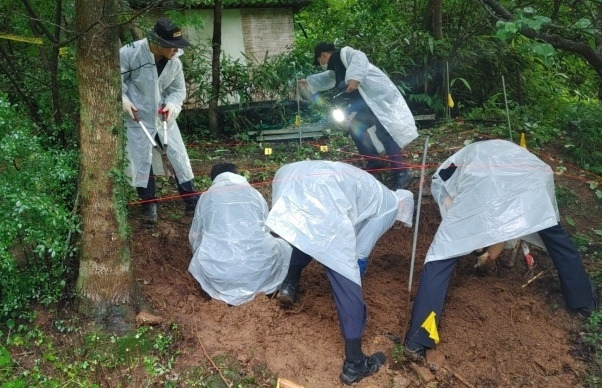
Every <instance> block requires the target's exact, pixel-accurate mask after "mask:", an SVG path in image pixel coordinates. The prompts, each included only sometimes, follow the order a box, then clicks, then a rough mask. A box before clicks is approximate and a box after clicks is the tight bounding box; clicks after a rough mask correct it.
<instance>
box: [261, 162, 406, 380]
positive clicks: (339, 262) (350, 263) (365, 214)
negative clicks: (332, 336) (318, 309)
mask: <svg viewBox="0 0 602 388" xmlns="http://www.w3.org/2000/svg"><path fill="white" fill-rule="evenodd" d="M413 212H414V198H413V195H412V193H411V192H409V191H407V190H397V191H391V190H389V189H388V188H387V187H385V186H384V185H383V184H381V183H380V182H379V181H378V180H376V178H374V177H373V176H372V175H370V174H369V173H367V172H365V171H363V170H361V169H359V168H357V167H354V166H351V165H349V164H345V163H341V162H330V161H318V160H316V161H301V162H296V163H291V164H286V165H284V166H282V167H281V168H280V169H279V170H278V171H277V172H276V175H275V177H274V182H273V184H272V209H271V210H270V214H269V215H268V218H267V220H266V225H267V226H268V227H269V228H270V229H271V230H272V231H274V233H276V234H278V235H279V236H280V237H282V238H283V239H285V240H286V241H288V242H289V243H290V244H291V245H293V247H294V248H293V253H292V255H291V262H290V266H289V269H288V273H287V275H286V278H285V280H284V282H283V283H282V286H281V287H280V291H279V292H278V295H277V298H278V299H279V300H280V302H281V303H283V304H284V305H292V304H294V303H295V302H296V301H297V300H298V298H299V281H300V279H301V272H302V270H303V268H304V267H305V266H306V265H307V264H309V263H310V261H311V260H312V258H313V259H315V260H317V261H318V262H320V263H321V264H323V266H324V270H325V272H326V276H327V277H328V280H329V282H330V284H331V286H332V292H333V296H334V301H335V304H336V307H337V312H338V315H339V323H340V327H341V331H342V334H343V337H344V339H345V361H344V364H343V372H342V373H341V375H340V379H341V381H342V382H343V383H345V384H348V385H350V384H352V383H354V382H356V381H359V380H361V379H362V378H364V377H366V376H369V375H371V374H373V373H376V372H377V371H378V369H379V367H380V366H381V365H383V364H384V363H385V362H386V359H385V356H384V354H383V353H381V352H378V353H375V354H373V355H371V356H366V355H364V353H363V352H362V333H363V330H364V326H365V323H366V304H365V303H364V298H363V295H362V287H361V277H362V275H363V273H364V272H365V271H366V267H367V264H368V257H369V255H370V252H371V251H372V249H373V248H374V245H375V244H376V242H377V240H378V239H379V238H380V237H381V236H382V235H383V234H384V233H385V232H386V231H387V230H388V229H389V228H390V227H391V226H392V225H393V224H394V222H395V220H399V221H401V222H402V223H403V224H405V225H406V226H411V225H412V216H413Z"/></svg>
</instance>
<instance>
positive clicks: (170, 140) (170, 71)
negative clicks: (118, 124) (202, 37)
mask: <svg viewBox="0 0 602 388" xmlns="http://www.w3.org/2000/svg"><path fill="white" fill-rule="evenodd" d="M182 53H183V51H182V50H179V51H178V53H177V54H176V56H174V57H173V58H172V59H171V60H169V61H167V64H166V65H165V68H164V69H163V71H162V72H161V76H157V69H156V66H155V58H154V55H153V53H152V52H151V51H150V47H149V45H148V41H147V40H146V39H142V40H138V41H136V42H133V43H131V44H128V45H126V46H123V47H122V48H121V49H120V50H119V57H120V65H121V92H122V93H123V94H124V95H126V96H127V97H128V98H129V100H130V101H131V102H132V103H133V104H134V105H135V106H136V108H138V115H139V116H140V120H141V121H142V122H143V123H144V125H145V126H146V128H147V129H148V131H149V133H150V135H151V136H153V137H154V136H155V134H156V133H157V131H158V133H159V138H160V139H161V142H162V143H165V139H163V131H162V130H161V129H162V128H163V124H162V121H161V116H160V115H159V114H158V111H159V109H160V108H161V105H162V104H168V103H171V104H173V105H174V106H175V107H176V111H175V112H174V114H173V115H172V117H171V119H170V121H169V122H168V123H167V144H168V147H167V157H168V158H169V161H170V162H171V164H172V166H173V168H174V171H175V173H176V176H177V178H178V181H179V182H187V181H190V180H192V178H194V175H193V173H192V167H191V166H190V160H189V159H188V154H187V152H186V147H185V146H184V142H183V141H182V136H181V135H180V129H179V128H178V124H177V123H176V117H177V116H178V114H179V113H180V111H181V109H182V103H183V102H184V99H185V98H186V86H185V83H184V73H183V71H182V62H181V61H180V59H179V58H178V57H179V56H180V55H181V54H182ZM124 118H125V125H126V127H127V145H126V154H127V157H128V159H129V162H130V163H129V165H128V168H127V169H126V174H127V175H128V176H129V177H130V178H131V180H132V182H131V183H132V186H134V187H146V185H147V183H148V177H149V172H150V167H151V163H152V157H153V147H152V145H151V143H150V142H149V140H148V138H147V137H146V136H145V134H144V132H143V131H142V129H140V126H139V125H138V123H136V122H135V121H134V120H132V119H131V117H130V116H128V115H127V114H126V115H124ZM156 170H158V171H155V172H156V173H158V172H159V170H160V169H156Z"/></svg>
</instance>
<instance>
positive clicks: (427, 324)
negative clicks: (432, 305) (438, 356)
mask: <svg viewBox="0 0 602 388" xmlns="http://www.w3.org/2000/svg"><path fill="white" fill-rule="evenodd" d="M436 315H437V314H435V312H434V311H431V313H430V314H429V316H428V317H426V319H425V320H424V322H422V325H420V327H423V328H424V329H425V330H426V331H427V332H428V333H429V338H431V339H432V340H433V341H435V343H436V344H438V343H439V333H438V332H437V322H435V316H436Z"/></svg>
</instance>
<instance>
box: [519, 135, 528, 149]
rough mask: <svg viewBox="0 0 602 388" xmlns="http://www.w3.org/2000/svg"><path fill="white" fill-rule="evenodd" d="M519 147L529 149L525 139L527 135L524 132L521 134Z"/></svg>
mask: <svg viewBox="0 0 602 388" xmlns="http://www.w3.org/2000/svg"><path fill="white" fill-rule="evenodd" d="M519 145H520V146H521V147H523V148H524V149H527V140H526V139H525V133H524V132H522V133H521V134H520V143H519Z"/></svg>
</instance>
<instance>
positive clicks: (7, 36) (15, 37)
mask: <svg viewBox="0 0 602 388" xmlns="http://www.w3.org/2000/svg"><path fill="white" fill-rule="evenodd" d="M0 38H2V39H9V40H15V41H17V42H25V43H33V44H44V41H43V40H42V38H31V37H28V36H19V35H13V34H0Z"/></svg>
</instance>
